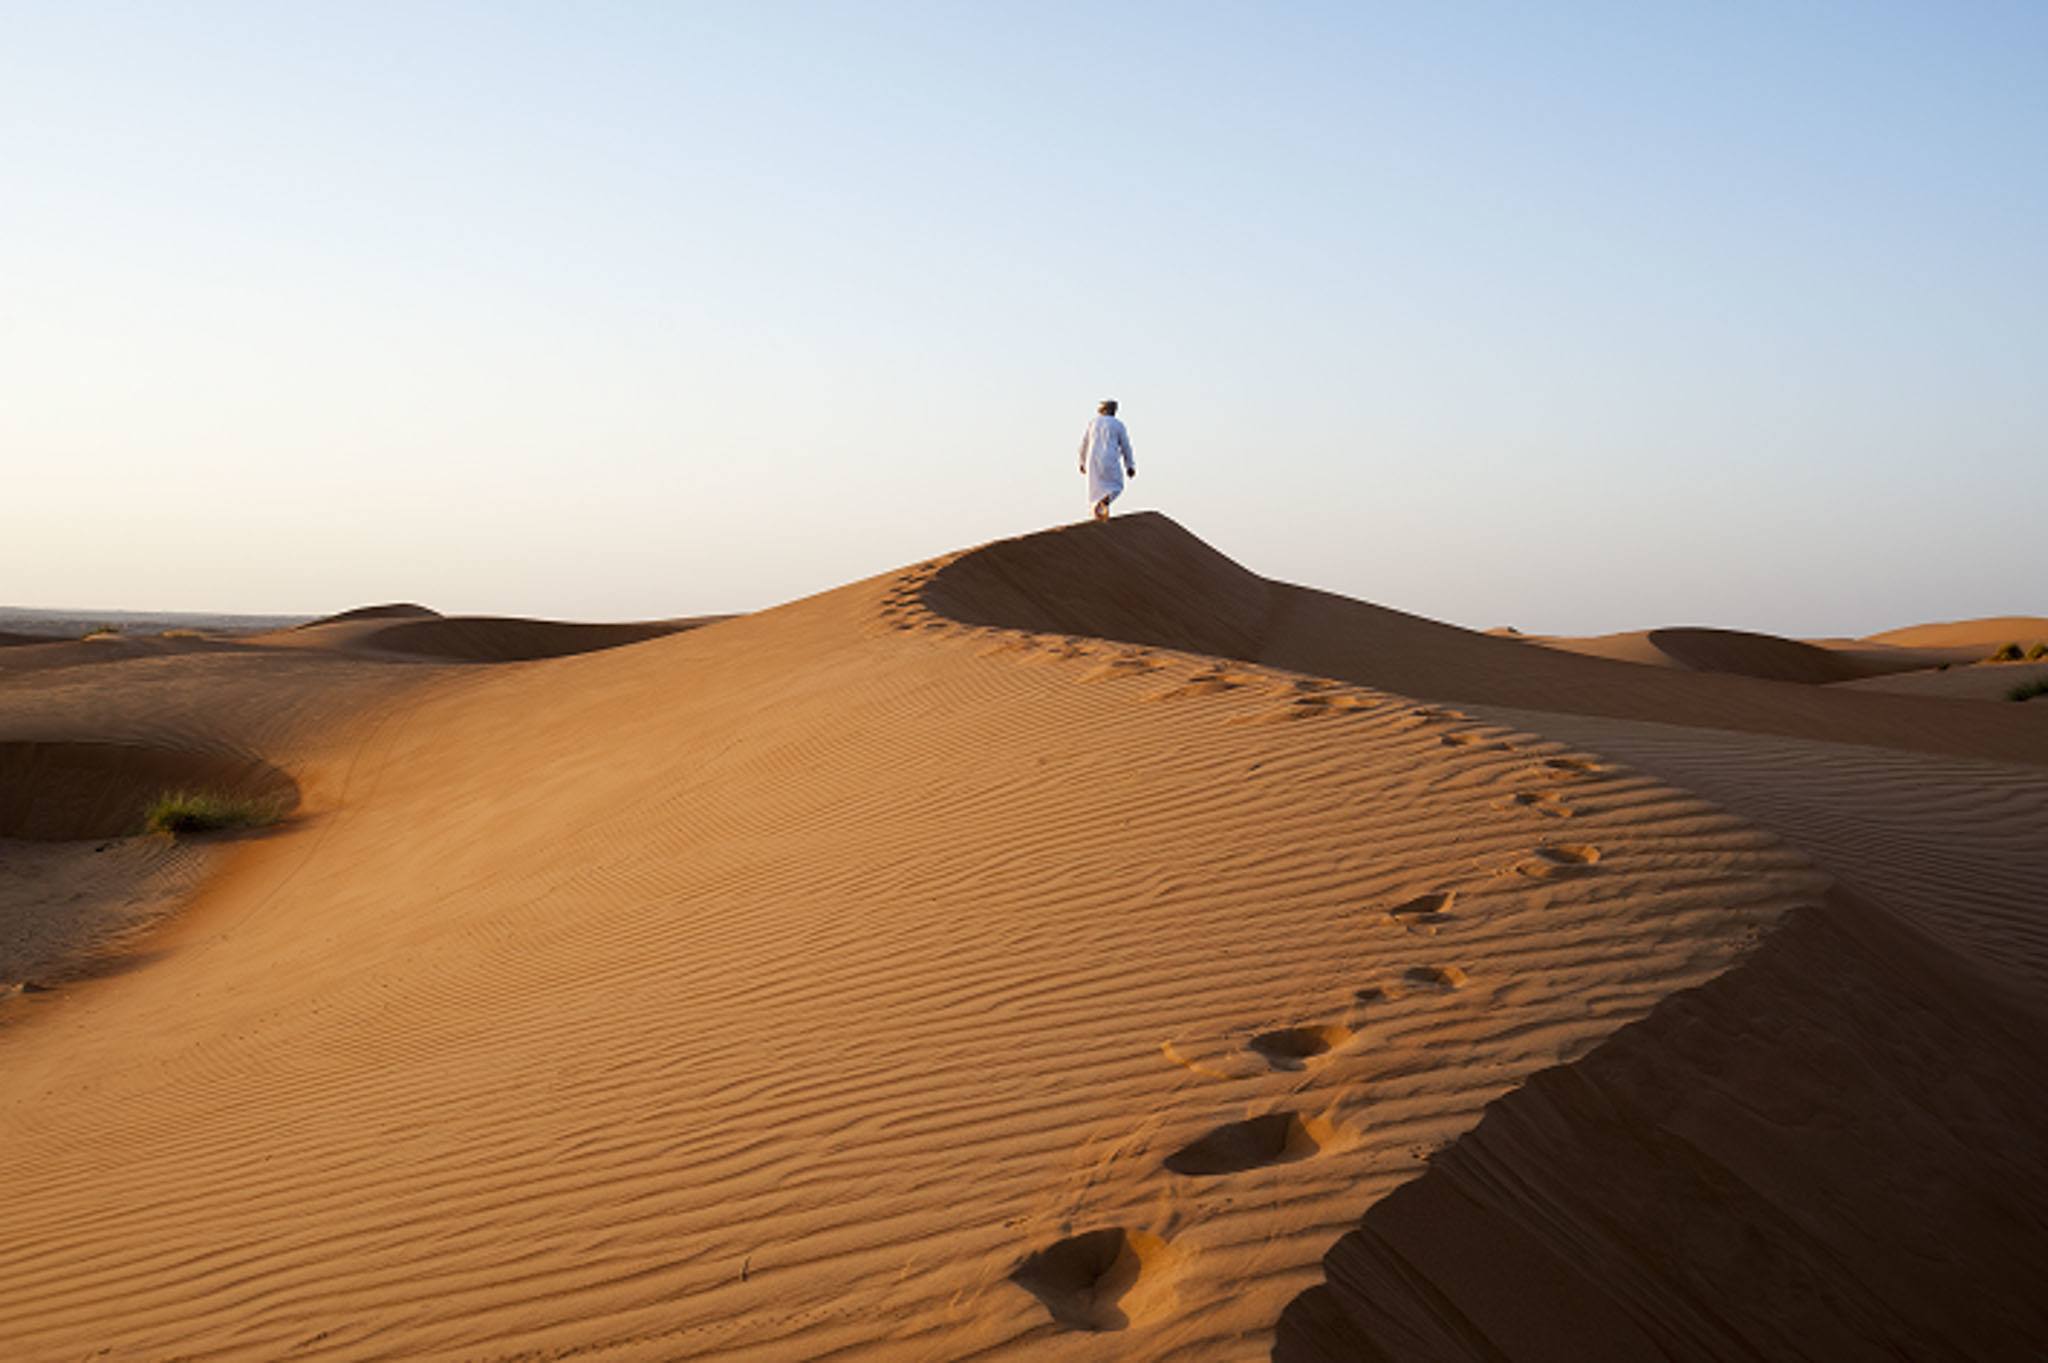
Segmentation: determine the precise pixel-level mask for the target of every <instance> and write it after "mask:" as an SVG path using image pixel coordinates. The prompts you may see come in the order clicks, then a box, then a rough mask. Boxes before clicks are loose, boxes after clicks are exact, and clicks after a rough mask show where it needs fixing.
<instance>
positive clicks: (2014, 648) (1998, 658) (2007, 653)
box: [1985, 644, 2026, 663]
mask: <svg viewBox="0 0 2048 1363" xmlns="http://www.w3.org/2000/svg"><path fill="white" fill-rule="evenodd" d="M2025 656H2026V655H2025V654H2023V653H2021V652H2020V646H2019V645H2018V644H2007V645H2006V646H2005V647H2004V648H2001V649H1999V650H1998V652H1996V653H1994V654H1992V655H1991V656H1990V657H1989V658H1987V659H1985V661H1986V662H1993V663H2016V662H2018V661H2019V660H2020V659H2021V658H2023V657H2025Z"/></svg>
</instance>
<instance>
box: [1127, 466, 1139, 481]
mask: <svg viewBox="0 0 2048 1363" xmlns="http://www.w3.org/2000/svg"><path fill="white" fill-rule="evenodd" d="M1124 476H1125V477H1127V478H1135V477H1137V476H1138V468H1137V465H1135V464H1126V465H1124Z"/></svg>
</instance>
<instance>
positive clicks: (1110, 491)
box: [1081, 416, 1138, 506]
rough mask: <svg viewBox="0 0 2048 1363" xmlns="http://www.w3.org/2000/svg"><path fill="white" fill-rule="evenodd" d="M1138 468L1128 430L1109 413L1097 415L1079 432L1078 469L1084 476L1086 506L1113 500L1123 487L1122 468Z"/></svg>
mask: <svg viewBox="0 0 2048 1363" xmlns="http://www.w3.org/2000/svg"><path fill="white" fill-rule="evenodd" d="M1125 469H1129V470H1130V471H1131V472H1132V473H1136V472H1137V471H1138V465H1137V461H1136V460H1135V459H1134V458H1133V457H1132V455H1131V436H1130V432H1128V431H1126V430H1125V429H1124V423H1123V422H1121V421H1118V420H1117V419H1116V418H1115V417H1113V416H1099V417H1096V418H1095V420H1093V421H1091V422H1089V423H1088V429H1087V430H1086V431H1084V432H1083V433H1082V435H1081V471H1082V472H1083V473H1085V474H1087V475H1088V505H1090V506H1093V505H1095V504H1096V503H1097V502H1100V501H1115V500H1116V498H1117V497H1118V496H1119V495H1120V494H1121V493H1122V492H1123V490H1124V470H1125Z"/></svg>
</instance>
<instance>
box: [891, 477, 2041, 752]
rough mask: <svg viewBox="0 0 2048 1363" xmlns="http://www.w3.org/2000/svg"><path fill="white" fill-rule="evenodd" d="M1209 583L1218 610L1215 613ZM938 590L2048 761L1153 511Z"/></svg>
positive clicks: (1564, 695)
mask: <svg viewBox="0 0 2048 1363" xmlns="http://www.w3.org/2000/svg"><path fill="white" fill-rule="evenodd" d="M1211 593H1214V598H1213V599H1214V609H1213V610H1211V609H1205V607H1206V606H1207V605H1208V604H1209V603H1210V601H1211V599H1212V598H1211V595H1210V594H1211ZM930 600H931V604H932V607H933V609H935V610H937V611H940V612H941V613H943V614H945V615H948V616H950V617H954V618H958V619H962V620H966V621H970V622H992V621H994V620H995V619H997V618H999V617H1000V618H1003V619H1016V620H1019V621H1020V622H1028V623H1029V626H1030V627H1031V628H1034V629H1042V630H1048V631H1063V632H1068V633H1074V634H1085V635H1095V636H1101V637H1106V638H1113V639H1126V640H1130V641H1132V642H1137V643H1147V644H1157V645H1160V646H1163V647H1171V648H1185V649H1188V650H1190V651H1194V652H1204V653H1214V654H1218V655H1221V656H1224V657H1232V658H1241V659H1245V660H1247V661H1255V662H1263V663H1267V664H1270V665H1273V666H1276V667H1284V668H1289V669H1292V670H1296V671H1302V672H1307V673H1312V674H1314V675H1317V676H1325V677H1337V678H1343V679H1345V680H1348V681H1355V682H1358V683H1360V684H1363V685H1369V686H1379V687H1384V688H1386V689H1388V690H1391V691H1396V692H1399V693H1401V694H1403V695H1410V696H1426V697H1432V698H1437V699H1443V700H1451V701H1460V702H1472V703H1474V704H1487V705H1500V706H1513V707H1519V708H1522V709H1528V710H1545V711H1554V712H1559V713H1565V714H1585V715H1604V716H1608V717H1611V718H1616V719H1636V720H1653V721H1658V722H1662V723H1675V724H1686V725H1693V726H1699V727H1709V728H1718V729H1733V730H1738V731H1744V732H1752V733H1777V734H1785V735H1788V736H1794V737H1801V738H1817V739H1825V740H1828V741H1832V742H1839V743H1871V744H1879V745H1884V746H1894V747H1904V748H1909V749H1914V750H1917V751H1923V752H1937V753H1947V754H1951V755H1955V756H1965V757H1973V758H1982V759H1985V760H1989V761H2004V762H2028V763H2034V764H2040V765H2048V726H2043V725H2040V724H2037V723H2034V722H2032V717H2031V716H2028V715H2025V714H2023V713H2020V711H2021V709H2022V707H2018V706H2015V707H2012V710H2011V711H2010V712H2007V711H1999V710H1996V709H1995V708H1992V707H1977V706H1955V705H1945V704H1941V703H1939V702H1930V701H1929V700H1926V699H1923V698H1920V697H1914V696H1904V695H1891V694H1880V693H1875V692H1868V691H1863V690H1860V689H1852V690H1844V691H1834V690H1822V689H1819V688H1815V687H1811V686H1801V685H1793V684H1787V683H1784V682H1775V681H1768V680H1764V679H1762V678H1756V677H1745V676H1713V675H1701V674H1697V673H1692V672H1687V671H1682V670H1679V669H1674V668H1655V669H1652V668H1641V667H1635V666H1631V665H1629V664H1627V663H1623V662H1616V661H1612V660H1608V659H1604V658H1589V657H1580V656H1575V655H1572V654H1569V653H1564V652H1561V651H1558V650H1554V649H1546V648H1541V647H1534V648H1532V647H1530V645H1529V643H1528V642H1527V641H1523V640H1516V639H1506V638H1499V637H1494V636H1489V635H1484V634H1477V633H1474V632H1472V631H1470V630H1463V629H1458V628H1456V627H1455V626H1451V625H1443V624H1438V623H1436V622H1435V621H1431V620H1424V619H1421V618H1419V617H1417V616H1413V615H1405V614H1403V613H1401V612H1399V611H1394V610H1388V609H1386V608H1384V607H1381V606H1373V605H1368V604H1366V603H1364V602H1360V601H1353V600H1350V599H1348V598H1345V597H1340V596H1335V595H1332V594H1330V593H1328V592H1319V591H1315V590H1312V589H1309V588H1304V587H1294V586H1289V585H1287V584H1285V583H1280V582H1268V581H1266V580H1265V579H1263V578H1259V577H1257V576H1256V575H1254V574H1252V573H1250V572H1248V571H1246V570H1245V569H1243V568H1241V567H1239V566H1238V565H1236V564H1234V563H1232V562H1230V560H1228V559H1226V558H1224V557H1223V556H1222V555H1221V554H1218V553H1217V552H1216V551H1215V550H1213V549H1211V548H1210V547H1209V546H1208V545H1206V544H1203V543H1202V542H1201V541H1200V540H1198V539H1196V538H1195V537H1194V536H1192V535H1190V534H1188V533H1187V532H1186V531H1185V530H1183V529H1181V528H1180V527H1179V526H1178V525H1175V524H1174V523H1173V522H1172V521H1170V520H1168V519H1166V518H1165V517H1164V516H1160V515H1157V514H1152V513H1148V514H1145V515H1139V516H1131V517H1126V518H1124V519H1123V520H1121V521H1117V522H1112V523H1109V524H1105V525H1092V524H1091V525H1081V526H1074V527H1071V528H1068V529H1065V530H1059V531H1053V532H1049V533H1046V534H1042V535H1032V536H1026V537H1024V538H1022V539H1018V540H1011V541H1007V542H1005V543H1003V544H999V545H991V546H989V547H988V548H987V549H984V550H981V551H978V552H977V553H975V554H973V555H970V556H967V557H965V558H962V559H960V560H958V561H957V562H955V563H954V564H952V565H951V566H949V567H948V569H947V570H946V571H945V572H944V573H942V574H941V575H940V576H939V577H938V579H936V580H935V581H934V583H933V584H932V589H931V597H930ZM1132 603H1142V604H1132Z"/></svg>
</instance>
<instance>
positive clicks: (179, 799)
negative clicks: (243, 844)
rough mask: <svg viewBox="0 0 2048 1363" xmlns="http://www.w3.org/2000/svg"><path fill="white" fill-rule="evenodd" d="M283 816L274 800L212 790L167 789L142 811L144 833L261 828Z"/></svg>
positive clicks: (205, 831) (206, 831)
mask: <svg viewBox="0 0 2048 1363" xmlns="http://www.w3.org/2000/svg"><path fill="white" fill-rule="evenodd" d="M283 817H284V810H283V808H282V807H280V806H279V805H278V803H277V802H276V801H275V800H260V799H255V798H252V797H250V796H247V795H227V794H223V793H221V792H219V791H212V790H167V791H165V792H164V793H163V794H162V795H159V796H157V797H156V799H154V800H152V801H151V802H150V804H149V808H147V809H145V810H143V812H142V829H143V831H144V832H145V833H171V834H177V833H211V832H214V831H215V830H217V829H222V828H261V827H263V826H264V825H266V824H273V823H276V822H277V821H278V820H279V819H280V818H283Z"/></svg>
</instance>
